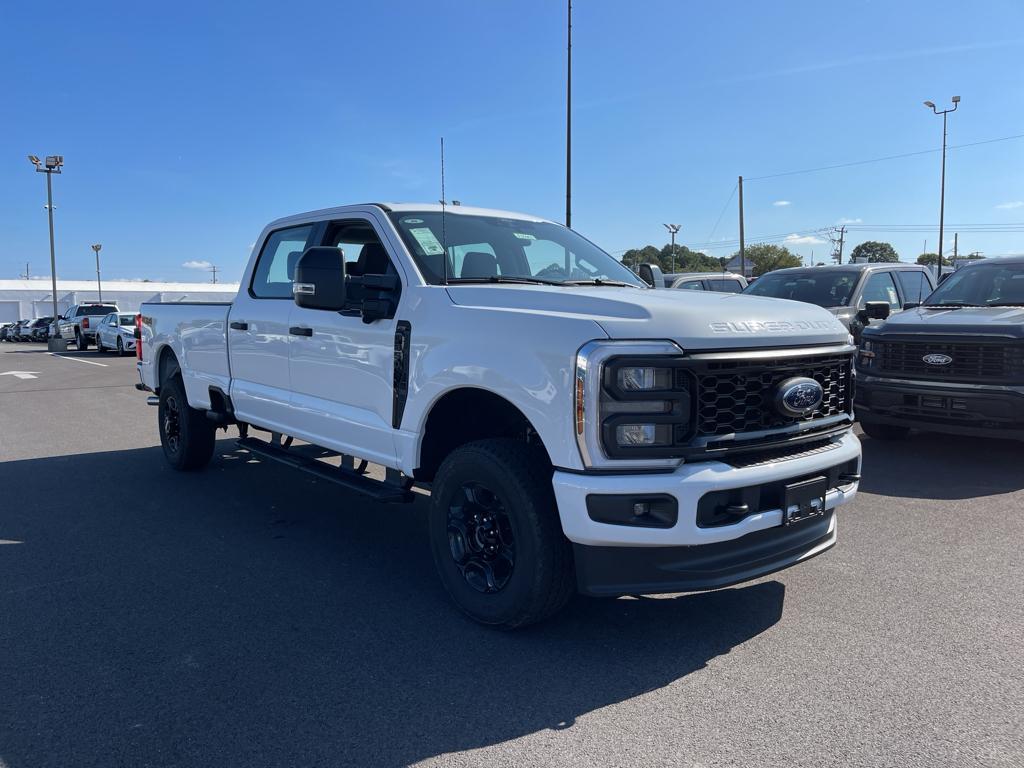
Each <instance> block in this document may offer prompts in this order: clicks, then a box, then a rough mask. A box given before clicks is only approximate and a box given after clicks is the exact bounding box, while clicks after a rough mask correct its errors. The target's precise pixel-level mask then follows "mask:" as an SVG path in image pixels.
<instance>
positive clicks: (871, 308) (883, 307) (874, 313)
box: [864, 301, 892, 320]
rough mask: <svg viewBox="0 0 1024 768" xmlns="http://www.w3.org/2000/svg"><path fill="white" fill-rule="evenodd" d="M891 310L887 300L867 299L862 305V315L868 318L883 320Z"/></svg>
mask: <svg viewBox="0 0 1024 768" xmlns="http://www.w3.org/2000/svg"><path fill="white" fill-rule="evenodd" d="M890 312H892V307H891V306H889V302H888V301H869V302H867V303H866V304H865V305H864V315H865V316H866V317H867V318H868V320H885V319H886V318H887V317H889V313H890Z"/></svg>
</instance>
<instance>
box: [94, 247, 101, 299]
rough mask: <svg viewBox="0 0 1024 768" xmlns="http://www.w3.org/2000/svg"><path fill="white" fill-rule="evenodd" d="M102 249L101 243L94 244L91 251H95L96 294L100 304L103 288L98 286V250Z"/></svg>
mask: <svg viewBox="0 0 1024 768" xmlns="http://www.w3.org/2000/svg"><path fill="white" fill-rule="evenodd" d="M102 248H103V244H102V243H96V244H95V245H94V246H92V249H93V250H94V251H96V293H97V294H98V295H99V302H100V304H102V303H103V286H102V285H101V284H100V250H101V249H102Z"/></svg>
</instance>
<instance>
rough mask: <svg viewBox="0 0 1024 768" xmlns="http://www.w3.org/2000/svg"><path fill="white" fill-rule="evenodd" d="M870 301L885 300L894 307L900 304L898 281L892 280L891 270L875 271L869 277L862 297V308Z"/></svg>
mask: <svg viewBox="0 0 1024 768" xmlns="http://www.w3.org/2000/svg"><path fill="white" fill-rule="evenodd" d="M869 301H885V302H888V303H889V304H890V305H892V306H893V307H898V306H900V299H899V296H898V295H897V293H896V283H894V282H893V281H892V273H891V272H875V273H874V274H873V275H871V276H870V277H868V282H867V285H865V286H864V293H862V294H861V297H860V308H861V309H863V308H864V306H865V305H866V304H867V303H868V302H869Z"/></svg>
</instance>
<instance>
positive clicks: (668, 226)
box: [665, 224, 682, 272]
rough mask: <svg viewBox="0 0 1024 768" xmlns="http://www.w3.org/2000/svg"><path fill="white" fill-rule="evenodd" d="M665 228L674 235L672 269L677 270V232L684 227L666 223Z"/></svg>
mask: <svg viewBox="0 0 1024 768" xmlns="http://www.w3.org/2000/svg"><path fill="white" fill-rule="evenodd" d="M665 229H667V230H668V233H669V234H670V235H671V236H672V271H673V272H675V271H676V232H678V231H679V230H680V229H682V227H680V226H679V225H678V224H665Z"/></svg>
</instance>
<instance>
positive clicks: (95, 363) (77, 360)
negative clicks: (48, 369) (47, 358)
mask: <svg viewBox="0 0 1024 768" xmlns="http://www.w3.org/2000/svg"><path fill="white" fill-rule="evenodd" d="M46 354H48V355H53V356H54V357H59V358H60V359H61V360H73V361H74V362H76V363H88V364H89V365H98V366H100V367H102V368H106V367H107V364H106V363H97V362H95V361H93V360H83V359H82V358H80V357H68V356H67V355H62V354H60V353H59V352H47V353H46Z"/></svg>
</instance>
